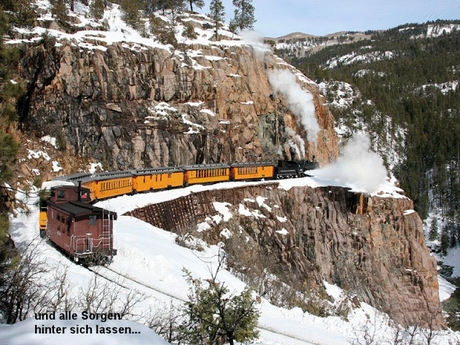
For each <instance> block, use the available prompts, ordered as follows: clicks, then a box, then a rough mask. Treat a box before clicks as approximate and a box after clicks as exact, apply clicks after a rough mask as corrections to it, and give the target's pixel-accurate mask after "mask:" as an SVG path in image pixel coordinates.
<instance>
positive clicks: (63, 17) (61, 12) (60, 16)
mask: <svg viewBox="0 0 460 345" xmlns="http://www.w3.org/2000/svg"><path fill="white" fill-rule="evenodd" d="M51 13H52V14H53V16H54V17H55V18H56V19H57V20H59V21H60V22H61V24H65V23H67V22H68V21H69V17H68V15H67V6H66V4H65V2H64V0H51Z"/></svg>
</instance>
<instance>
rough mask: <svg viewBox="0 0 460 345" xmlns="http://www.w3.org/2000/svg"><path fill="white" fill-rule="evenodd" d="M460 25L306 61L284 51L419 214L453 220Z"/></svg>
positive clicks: (419, 29)
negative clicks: (369, 145)
mask: <svg viewBox="0 0 460 345" xmlns="http://www.w3.org/2000/svg"><path fill="white" fill-rule="evenodd" d="M459 27H460V24H459V23H458V22H436V23H427V24H419V25H415V24H414V25H404V26H401V27H397V28H395V29H391V30H388V31H385V32H374V33H372V37H371V39H369V40H363V41H360V42H355V43H352V44H345V45H335V46H333V47H329V48H327V49H324V50H322V51H321V52H319V53H316V54H312V55H311V56H309V57H308V58H303V59H296V58H295V57H289V56H287V57H288V58H289V59H290V61H291V62H292V63H293V64H294V65H296V66H297V67H299V68H300V69H301V70H302V71H303V72H304V73H306V74H307V75H308V76H310V77H311V78H312V79H314V80H316V81H317V82H318V83H321V85H322V86H321V87H322V90H323V92H324V93H325V95H326V97H327V99H328V104H329V105H330V107H331V110H332V111H333V113H334V116H335V119H336V128H339V129H340V130H339V132H338V133H339V134H340V135H344V136H349V135H350V133H351V132H353V131H355V130H357V129H359V128H363V129H365V130H366V131H369V132H370V133H371V136H372V138H373V142H374V146H375V149H376V150H377V151H378V152H380V154H381V155H382V157H384V159H385V160H386V162H387V164H388V166H389V168H390V169H391V170H392V172H393V173H394V174H395V175H396V177H397V178H398V179H399V180H400V182H401V185H402V187H403V188H404V189H405V190H406V191H407V193H408V195H409V196H410V197H411V198H412V199H414V200H415V203H416V208H417V210H419V211H420V212H421V214H422V215H423V217H426V215H427V213H428V211H429V210H430V209H431V208H432V207H434V206H435V205H436V207H439V208H441V209H442V210H443V212H444V213H445V214H449V215H451V217H452V219H453V220H455V219H458V216H456V215H455V214H456V211H455V210H458V201H459V196H458V193H457V191H458V190H459V188H458V174H457V171H458V157H459V151H458V145H457V144H456V143H457V140H456V138H458V134H459V130H460V129H459V127H458V117H459V109H458V102H457V100H458V99H459V91H460V90H459V89H458V87H457V85H458V80H459V72H458V71H459V68H458V67H459V65H458V58H459V50H458V48H459V37H460V36H459V30H458V29H459ZM447 181H449V182H447ZM428 189H430V190H431V191H432V193H433V194H432V197H430V198H428V193H427V191H428ZM456 228H458V226H456ZM453 235H454V234H450V236H451V237H452V236H453ZM455 236H457V235H456V234H455Z"/></svg>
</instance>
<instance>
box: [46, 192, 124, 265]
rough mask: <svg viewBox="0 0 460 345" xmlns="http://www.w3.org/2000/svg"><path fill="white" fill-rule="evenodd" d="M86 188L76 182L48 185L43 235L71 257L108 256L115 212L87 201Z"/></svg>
mask: <svg viewBox="0 0 460 345" xmlns="http://www.w3.org/2000/svg"><path fill="white" fill-rule="evenodd" d="M89 193H90V191H89V189H87V188H81V187H77V186H61V187H55V188H53V189H51V197H50V198H49V200H48V201H47V216H48V221H47V225H46V235H47V237H48V238H49V239H50V240H51V241H52V242H53V243H54V244H56V245H57V246H58V247H59V248H61V249H62V250H63V251H65V252H66V253H67V254H69V255H70V256H72V257H73V258H74V260H75V261H78V260H79V259H85V260H88V261H100V260H101V259H102V260H106V259H109V260H110V259H111V258H112V257H113V256H114V255H115V254H116V253H117V251H116V249H113V221H114V220H115V219H116V217H117V214H116V213H115V212H111V211H107V210H105V209H103V208H100V207H95V206H92V205H90V204H89V202H90V194H89Z"/></svg>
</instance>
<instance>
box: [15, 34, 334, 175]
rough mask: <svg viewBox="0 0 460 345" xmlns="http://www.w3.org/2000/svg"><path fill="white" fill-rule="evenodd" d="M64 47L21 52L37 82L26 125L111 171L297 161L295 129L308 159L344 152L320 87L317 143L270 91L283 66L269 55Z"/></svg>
mask: <svg viewBox="0 0 460 345" xmlns="http://www.w3.org/2000/svg"><path fill="white" fill-rule="evenodd" d="M61 44H62V45H59V46H56V45H50V44H48V45H47V46H46V47H45V46H44V45H37V46H35V47H30V48H29V49H28V52H27V54H26V56H24V57H23V58H22V70H21V74H22V77H23V78H24V79H26V80H28V81H30V82H29V85H28V94H27V97H26V99H25V100H24V107H23V109H22V117H21V121H22V123H23V125H24V126H25V127H26V128H29V129H30V130H32V131H33V132H34V133H36V134H37V135H39V136H42V135H47V134H49V135H51V136H56V133H57V132H62V135H63V137H64V139H65V141H66V142H67V147H68V148H71V149H73V151H74V153H75V155H81V156H85V155H86V156H90V157H92V158H95V159H97V160H99V161H101V162H103V163H105V164H106V166H107V167H109V168H111V169H126V168H141V167H151V166H152V167H156V166H168V165H181V164H190V163H212V162H234V161H258V160H265V159H267V160H275V159H277V158H283V157H284V158H300V157H299V156H298V154H296V150H295V149H293V148H292V142H293V140H292V139H293V138H291V137H290V135H289V134H288V131H287V127H289V128H291V129H292V130H294V132H295V133H297V134H300V135H301V137H302V138H303V139H302V140H303V141H304V146H305V158H307V159H311V158H312V157H313V155H316V157H317V159H318V160H319V162H320V163H321V164H324V163H326V162H329V161H333V160H335V158H336V157H337V151H338V149H337V138H336V135H335V133H334V130H333V117H332V115H331V113H330V112H329V110H328V109H327V107H326V106H325V105H324V102H323V100H322V97H321V96H320V95H319V91H318V89H317V88H316V87H315V86H314V84H308V85H304V86H305V88H308V89H309V90H310V92H311V93H312V94H313V95H314V104H315V108H316V117H317V119H318V122H319V125H320V127H321V128H322V129H321V132H320V134H319V135H318V138H319V140H318V143H317V144H316V145H315V144H314V141H313V140H312V139H311V138H306V132H305V130H304V129H303V128H302V126H301V125H299V124H297V122H296V120H295V117H294V115H292V113H291V112H290V111H289V110H288V107H287V106H286V104H285V101H284V100H283V99H282V98H281V97H278V96H277V95H274V94H273V91H272V89H271V86H270V84H269V81H268V78H267V71H268V70H271V69H274V68H279V67H281V65H280V60H279V59H275V58H274V57H273V56H272V55H270V54H266V55H265V57H264V58H258V57H257V56H256V55H257V54H255V52H254V51H253V50H252V48H251V47H245V46H234V47H218V46H194V47H189V48H191V49H193V50H188V52H187V54H189V55H190V54H191V52H194V55H196V56H194V58H193V59H194V61H191V60H189V59H188V58H187V55H186V54H183V53H182V54H174V53H171V52H169V51H166V50H163V49H159V48H158V49H153V48H148V49H147V48H146V49H135V48H134V47H130V46H128V45H127V44H113V45H110V46H107V47H106V48H107V49H106V50H101V49H94V50H82V49H81V48H79V47H76V46H74V45H72V42H68V43H67V44H66V43H65V42H64V43H62V42H61ZM282 67H283V68H292V67H286V66H285V65H283V66H282ZM162 102H167V103H168V104H167V105H165V104H163V103H162ZM213 115H214V116H213ZM290 132H292V131H290ZM299 146H300V145H299Z"/></svg>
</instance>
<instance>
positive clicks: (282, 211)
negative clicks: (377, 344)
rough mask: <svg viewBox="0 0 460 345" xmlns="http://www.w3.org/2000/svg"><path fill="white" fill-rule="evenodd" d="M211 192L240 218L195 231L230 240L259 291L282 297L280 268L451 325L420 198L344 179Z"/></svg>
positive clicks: (305, 284)
mask: <svg viewBox="0 0 460 345" xmlns="http://www.w3.org/2000/svg"><path fill="white" fill-rule="evenodd" d="M202 193H206V196H203V195H201V194H200V195H197V197H198V196H199V197H200V198H199V199H200V200H201V202H200V203H201V204H203V203H206V202H204V201H203V200H208V203H210V202H211V201H213V202H225V203H228V204H226V205H227V207H228V208H229V210H230V211H231V212H232V214H233V217H232V218H231V219H230V220H228V221H227V222H220V223H218V224H216V223H215V222H213V221H211V220H210V218H208V222H209V223H210V225H211V226H210V227H207V226H206V227H200V228H201V230H200V231H198V232H196V233H195V235H196V236H199V237H201V238H203V239H205V240H206V241H207V242H209V243H214V244H215V243H218V242H220V241H223V242H224V243H225V250H226V252H227V253H228V254H229V255H230V258H229V263H230V264H231V266H233V268H234V269H235V270H236V271H238V272H240V273H243V274H244V275H245V276H246V279H249V280H251V279H250V277H253V278H254V279H252V283H254V282H257V283H256V284H255V285H257V286H258V292H259V293H260V294H262V295H264V296H265V297H267V298H271V299H272V301H273V300H276V299H277V298H279V294H281V293H282V290H281V289H276V288H275V287H274V286H272V283H273V280H272V279H271V278H270V277H271V275H276V276H277V277H278V279H279V280H280V281H281V282H283V283H285V284H287V285H288V286H290V287H292V288H293V289H294V290H295V291H300V292H303V293H304V294H305V295H304V296H306V295H311V294H312V293H316V294H317V295H320V294H321V291H324V290H323V286H324V283H323V282H324V281H327V282H329V283H331V284H337V285H338V286H339V287H341V288H343V289H344V290H345V291H346V292H347V293H348V294H349V296H350V298H351V299H353V296H355V297H357V298H358V299H359V300H360V301H363V302H366V303H369V304H371V305H373V306H374V307H376V308H378V309H379V310H382V311H385V312H387V313H388V314H389V315H390V317H392V318H393V319H394V320H395V321H396V322H398V323H401V324H403V325H406V326H407V325H419V326H424V327H427V326H428V327H434V328H439V327H444V326H445V322H444V320H443V317H442V314H441V307H440V303H439V295H438V280H437V269H436V267H437V266H436V260H435V258H434V257H432V256H431V255H430V252H429V250H428V248H427V247H426V246H425V240H424V233H423V227H422V221H421V219H420V217H419V216H418V214H417V213H416V212H414V211H413V203H412V201H411V200H410V199H407V198H405V197H400V198H390V197H377V196H372V197H370V196H368V195H364V194H361V193H353V192H350V191H349V190H348V189H346V188H341V187H318V188H311V187H306V186H305V187H293V188H291V189H289V190H284V189H281V188H278V187H277V184H276V183H270V184H265V185H258V186H251V187H241V188H237V189H233V190H211V191H208V192H202ZM186 198H188V197H186ZM192 199H193V198H192ZM177 202H178V203H180V200H177ZM190 204H193V202H190ZM205 206H206V205H205ZM205 206H202V209H203V210H205V209H207V210H208V212H209V209H210V207H208V206H207V207H205ZM170 207H171V205H168V207H167V208H170ZM211 208H212V207H211ZM160 209H161V207H159V206H158V207H156V208H155V210H160ZM177 209H180V207H178V208H177ZM184 212H185V213H186V215H187V216H189V215H190V214H191V213H192V212H190V211H187V210H184ZM199 213H200V214H201V213H203V212H199ZM131 214H132V215H134V216H140V215H143V214H146V212H137V213H136V212H133V213H131ZM179 216H180V215H177V219H179V218H181V217H179ZM140 218H142V216H141V217H140ZM160 218H161V217H160ZM169 218H170V217H169ZM145 220H147V221H148V220H149V219H147V218H146V219H145ZM178 225H179V223H178ZM202 229H207V230H204V231H203V230H202ZM175 230H177V229H175ZM180 232H181V231H180V230H179V233H180ZM283 298H284V299H285V298H286V296H283ZM283 298H280V299H281V300H282V299H283ZM285 302H286V301H285V300H284V301H283V303H285ZM297 302H300V303H299V305H302V303H301V301H297ZM295 303H296V302H295V301H294V305H295ZM307 309H308V308H307ZM319 314H320V313H319Z"/></svg>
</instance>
